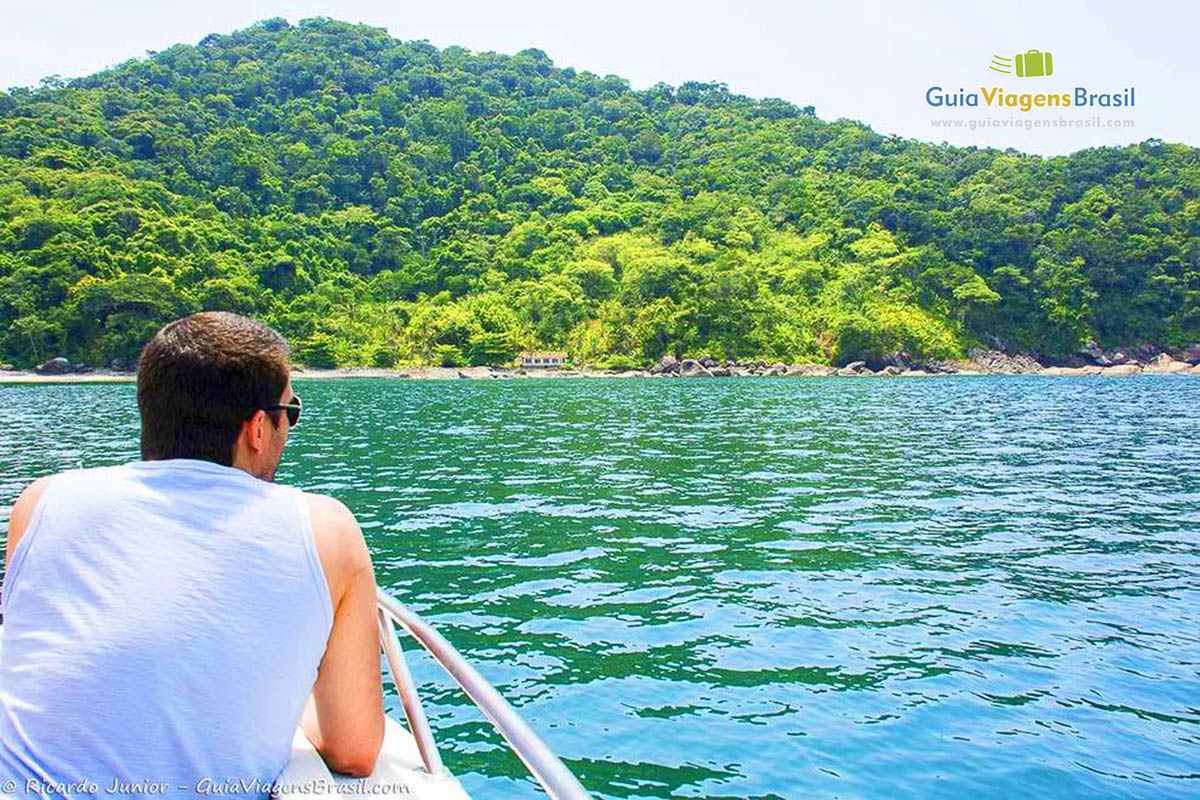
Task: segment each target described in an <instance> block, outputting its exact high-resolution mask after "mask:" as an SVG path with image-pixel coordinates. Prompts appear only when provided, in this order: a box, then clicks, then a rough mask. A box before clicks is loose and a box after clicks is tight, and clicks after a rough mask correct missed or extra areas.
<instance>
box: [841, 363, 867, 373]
mask: <svg viewBox="0 0 1200 800" xmlns="http://www.w3.org/2000/svg"><path fill="white" fill-rule="evenodd" d="M866 366H867V362H865V361H851V362H850V363H849V364H847V365H846V366H844V367H842V369H848V370H850V371H852V372H857V371H858V370H860V369H863V368H865V367H866Z"/></svg>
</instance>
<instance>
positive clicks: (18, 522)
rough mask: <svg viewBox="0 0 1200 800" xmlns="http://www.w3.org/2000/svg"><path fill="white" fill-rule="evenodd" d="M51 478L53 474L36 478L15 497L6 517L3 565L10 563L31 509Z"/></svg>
mask: <svg viewBox="0 0 1200 800" xmlns="http://www.w3.org/2000/svg"><path fill="white" fill-rule="evenodd" d="M53 479H54V476H53V475H46V476H45V477H42V478H38V479H37V480H36V481H34V482H33V483H31V484H29V485H28V486H26V487H25V491H23V492H21V496H20V497H18V498H17V502H15V503H13V507H12V513H10V514H9V517H8V541H7V543H6V545H5V548H4V566H5V567H8V566H9V565H11V564H12V556H13V551H15V550H16V549H17V542H19V541H21V537H22V536H24V535H25V531H26V530H27V529H28V528H29V522H30V520H32V519H33V510H34V509H35V508H37V504H38V501H39V500H41V499H42V493H43V492H45V491H46V487H47V486H49V485H50V481H51V480H53Z"/></svg>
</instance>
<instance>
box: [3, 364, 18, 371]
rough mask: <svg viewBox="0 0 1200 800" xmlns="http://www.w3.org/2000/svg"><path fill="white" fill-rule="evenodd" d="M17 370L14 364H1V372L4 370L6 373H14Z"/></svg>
mask: <svg viewBox="0 0 1200 800" xmlns="http://www.w3.org/2000/svg"><path fill="white" fill-rule="evenodd" d="M15 369H16V367H14V366H13V365H12V364H0V370H3V371H4V372H12V371H13V370H15Z"/></svg>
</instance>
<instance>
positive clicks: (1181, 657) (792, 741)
mask: <svg viewBox="0 0 1200 800" xmlns="http://www.w3.org/2000/svg"><path fill="white" fill-rule="evenodd" d="M296 389H297V391H298V392H299V393H300V394H301V395H302V396H303V398H304V406H305V410H304V422H303V425H302V427H301V428H299V429H297V431H296V432H295V434H294V436H293V438H292V441H291V443H290V444H289V448H288V451H287V452H286V454H285V458H284V463H283V465H282V468H281V470H280V473H279V480H280V481H283V482H287V483H292V484H296V485H299V486H301V487H303V488H306V489H309V490H313V491H319V492H326V493H329V494H333V495H335V496H337V497H338V498H340V499H342V500H343V501H344V502H345V503H346V504H347V505H349V506H350V507H351V509H353V510H354V511H355V513H356V514H357V515H358V518H359V519H360V521H361V522H362V525H363V528H364V531H365V534H366V536H367V539H368V541H369V543H370V545H371V548H372V550H373V553H374V558H375V564H376V571H377V575H378V579H379V583H380V584H381V585H382V586H384V587H386V588H388V589H390V590H391V591H392V592H393V593H395V594H396V595H397V596H398V597H399V598H400V599H401V600H402V601H403V602H405V603H407V604H409V605H410V606H412V607H413V608H414V609H416V610H417V611H419V612H420V613H421V614H423V615H424V616H425V617H426V619H427V620H429V621H430V622H432V623H433V624H434V625H436V626H437V627H438V628H439V630H441V631H442V633H443V634H445V636H446V637H447V638H449V639H450V641H451V642H452V643H454V644H455V645H456V646H457V647H458V648H459V649H460V650H461V651H462V652H463V653H464V654H465V655H466V656H467V657H468V658H469V659H470V660H471V661H472V662H473V663H474V664H475V665H476V666H477V667H478V669H479V670H480V671H481V672H482V673H483V675H484V676H485V677H487V678H488V679H490V680H491V681H492V682H493V683H494V684H495V685H496V686H497V687H498V688H499V690H500V691H501V692H502V693H503V694H504V695H505V696H506V697H507V698H509V700H510V701H511V702H512V703H513V704H514V705H516V706H517V707H518V708H519V710H520V711H521V712H522V713H523V714H524V715H525V716H526V718H527V719H528V721H529V722H530V723H531V724H532V725H533V727H534V728H535V729H536V730H538V731H539V732H540V733H541V734H542V735H543V736H544V737H545V739H546V740H547V741H548V743H549V744H550V745H551V747H552V749H554V750H555V751H556V752H557V753H559V754H560V755H561V756H562V757H563V759H564V760H565V761H566V762H567V764H568V765H569V766H570V767H571V768H572V769H573V770H575V772H576V773H577V774H578V775H579V777H580V779H581V780H582V781H583V783H584V784H585V785H586V786H587V787H588V788H589V789H590V790H591V791H593V792H594V793H595V794H596V795H597V796H600V797H613V798H617V797H621V798H625V797H701V796H703V797H739V798H740V797H844V798H962V797H989V798H992V797H997V798H1010V797H1011V798H1018V797H1020V798H1025V797H1062V798H1067V797H1070V798H1099V797H1134V798H1183V797H1196V796H1200V455H1198V451H1197V446H1196V442H1197V435H1198V432H1200V427H1198V425H1197V423H1198V422H1200V412H1198V409H1200V380H1197V379H1195V378H1190V377H1174V376H1163V377H1149V376H1146V377H1141V378H1136V379H1101V378H1081V379H1051V378H1042V377H997V378H961V377H960V378H945V379H942V378H937V379H925V380H864V379H803V380H793V379H778V380H767V379H759V380H717V381H703V380H614V381H605V380H558V381H539V380H522V381H422V382H418V381H413V382H405V381H387V380H365V379H361V380H360V379H356V380H338V381H312V382H298V383H297V386H296ZM136 442H137V414H136V409H135V406H134V391H133V387H131V386H121V385H117V386H113V385H88V386H6V387H0V508H2V509H3V512H2V516H3V517H4V518H7V514H8V507H9V505H10V504H11V503H12V501H13V499H14V498H15V497H16V495H17V493H18V492H19V490H20V488H21V487H22V486H23V485H24V484H25V483H26V482H28V481H29V480H30V479H32V478H33V477H36V476H38V475H41V474H45V473H48V472H52V471H56V470H59V469H63V468H68V467H76V466H94V465H101V464H111V463H119V462H121V461H124V460H128V459H133V458H136V456H137V446H136ZM408 645H409V648H408V649H409V652H410V654H411V658H412V664H413V670H414V673H415V677H416V678H417V680H418V683H419V685H420V687H421V689H422V692H423V696H424V698H425V700H426V705H427V710H428V712H429V714H430V717H431V720H432V722H433V724H434V727H435V729H436V731H437V734H438V739H439V742H440V743H441V746H442V750H443V756H444V758H445V760H446V762H447V764H448V766H450V768H451V769H452V770H453V771H454V772H455V773H456V774H457V775H459V777H460V778H461V780H462V782H463V784H464V785H465V786H466V788H467V789H468V790H469V791H471V792H472V793H473V794H475V795H476V796H478V797H500V798H509V797H534V796H538V790H537V789H536V787H535V785H534V784H533V783H532V782H531V781H530V780H529V779H528V778H527V777H526V775H525V773H524V770H523V768H522V767H521V765H520V763H519V762H518V761H517V759H516V758H515V757H514V756H512V755H511V754H510V753H508V752H507V751H506V749H505V748H504V747H503V745H502V743H501V742H500V740H499V738H498V737H497V736H496V735H495V734H494V733H493V732H492V731H491V730H490V727H489V726H488V724H487V723H486V722H485V721H484V720H483V718H482V716H481V715H480V714H479V713H478V712H477V711H476V710H475V709H474V708H473V706H471V705H470V704H469V702H468V701H467V700H466V699H465V698H464V697H463V696H462V695H461V694H460V693H459V692H458V691H457V690H456V689H455V688H454V687H453V685H452V684H451V682H450V681H449V680H448V679H447V678H445V677H444V676H443V675H442V674H441V673H440V671H439V669H438V668H437V667H436V666H435V665H434V664H433V663H432V662H431V661H430V660H429V659H428V658H426V657H424V656H419V655H416V654H415V652H414V649H413V647H412V646H411V642H409V643H408ZM389 704H390V706H391V708H392V709H396V703H395V698H394V697H389Z"/></svg>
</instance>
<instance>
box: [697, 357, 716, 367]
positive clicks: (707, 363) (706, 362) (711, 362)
mask: <svg viewBox="0 0 1200 800" xmlns="http://www.w3.org/2000/svg"><path fill="white" fill-rule="evenodd" d="M700 366H702V367H704V368H706V369H712V368H713V367H719V366H721V362H719V361H717V360H716V359H715V358H709V357H708V356H705V357H704V358H702V359H700Z"/></svg>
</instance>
